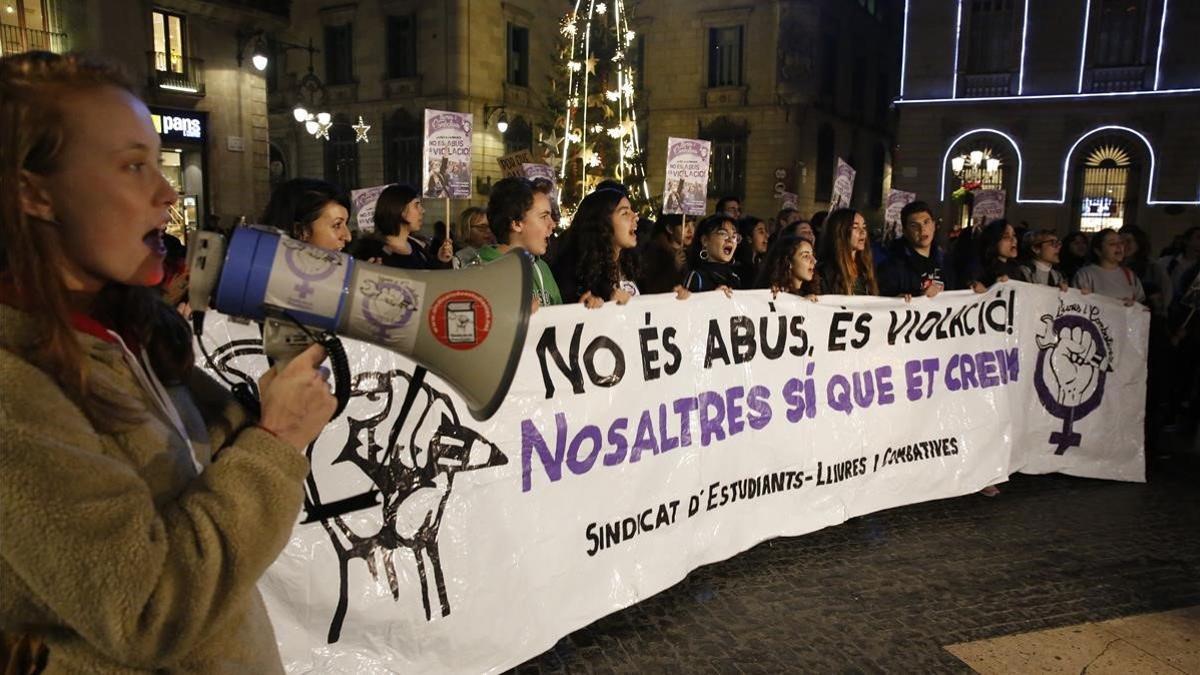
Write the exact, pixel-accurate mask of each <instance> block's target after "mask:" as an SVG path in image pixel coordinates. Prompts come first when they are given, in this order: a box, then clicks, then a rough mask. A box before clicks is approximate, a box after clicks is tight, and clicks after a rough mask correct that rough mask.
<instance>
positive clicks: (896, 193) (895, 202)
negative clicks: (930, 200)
mask: <svg viewBox="0 0 1200 675" xmlns="http://www.w3.org/2000/svg"><path fill="white" fill-rule="evenodd" d="M915 201H917V193H915V192H905V191H904V190H896V189H892V190H888V195H887V207H886V208H885V210H884V212H883V223H884V229H883V232H884V236H885V238H886V239H897V238H899V237H900V235H901V234H902V232H903V230H904V223H902V222H900V212H901V211H903V210H904V207H905V206H908V205H909V204H911V203H912V202H915Z"/></svg>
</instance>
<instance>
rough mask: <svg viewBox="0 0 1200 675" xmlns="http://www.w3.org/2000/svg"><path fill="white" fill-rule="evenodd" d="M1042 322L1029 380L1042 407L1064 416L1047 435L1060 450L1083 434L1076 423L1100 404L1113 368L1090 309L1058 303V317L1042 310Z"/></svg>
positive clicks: (1109, 347)
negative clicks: (1086, 313)
mask: <svg viewBox="0 0 1200 675" xmlns="http://www.w3.org/2000/svg"><path fill="white" fill-rule="evenodd" d="M1042 325H1043V327H1042V332H1041V333H1039V334H1038V335H1037V346H1038V359H1037V366H1036V370H1035V372H1034V376H1033V385H1034V389H1036V390H1037V394H1038V400H1039V401H1041V404H1042V407H1044V408H1045V409H1046V411H1047V412H1049V413H1050V414H1051V415H1053V416H1055V417H1057V418H1058V419H1060V420H1062V422H1063V427H1062V430H1061V431H1055V432H1052V433H1051V434H1050V439H1049V440H1050V443H1052V444H1054V445H1055V449H1054V454H1056V455H1061V454H1064V453H1065V452H1066V451H1067V450H1068V449H1070V448H1073V447H1079V444H1080V442H1082V440H1083V437H1082V436H1081V435H1080V434H1079V432H1077V431H1075V429H1074V425H1075V423H1076V422H1078V421H1080V420H1082V419H1083V418H1084V417H1087V416H1088V414H1090V413H1091V412H1092V411H1093V410H1095V409H1096V408H1098V407H1100V401H1101V400H1102V399H1103V398H1104V384H1105V379H1106V377H1107V375H1108V373H1109V372H1111V371H1112V342H1111V340H1110V338H1109V337H1108V334H1107V331H1106V330H1105V328H1104V326H1103V324H1101V323H1099V317H1098V316H1096V313H1095V312H1093V313H1092V316H1091V318H1089V317H1087V316H1083V315H1081V314H1075V313H1067V312H1064V311H1063V310H1062V309H1060V310H1059V315H1058V316H1057V317H1054V316H1051V315H1049V314H1046V315H1043V316H1042Z"/></svg>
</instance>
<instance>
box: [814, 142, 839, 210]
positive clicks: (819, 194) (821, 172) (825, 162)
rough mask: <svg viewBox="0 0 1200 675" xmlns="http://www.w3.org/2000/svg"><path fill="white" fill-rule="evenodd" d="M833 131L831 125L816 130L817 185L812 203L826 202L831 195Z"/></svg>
mask: <svg viewBox="0 0 1200 675" xmlns="http://www.w3.org/2000/svg"><path fill="white" fill-rule="evenodd" d="M834 140H835V137H834V131H833V125H832V124H828V123H826V124H822V125H821V128H820V129H818V130H817V184H816V187H815V190H816V191H815V193H814V194H813V201H815V202H818V203H824V202H828V201H829V198H830V197H831V196H832V195H833V164H834V161H835V160H836V158H835V157H834V153H835V152H836V150H834Z"/></svg>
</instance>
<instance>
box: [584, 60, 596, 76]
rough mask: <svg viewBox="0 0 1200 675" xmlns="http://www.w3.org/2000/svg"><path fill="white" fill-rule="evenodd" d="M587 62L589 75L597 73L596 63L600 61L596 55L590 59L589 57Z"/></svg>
mask: <svg viewBox="0 0 1200 675" xmlns="http://www.w3.org/2000/svg"><path fill="white" fill-rule="evenodd" d="M586 63H587V72H588V75H595V74H596V63H598V61H597V60H596V57H594V56H593V57H591V58H590V59H588V60H587V61H586Z"/></svg>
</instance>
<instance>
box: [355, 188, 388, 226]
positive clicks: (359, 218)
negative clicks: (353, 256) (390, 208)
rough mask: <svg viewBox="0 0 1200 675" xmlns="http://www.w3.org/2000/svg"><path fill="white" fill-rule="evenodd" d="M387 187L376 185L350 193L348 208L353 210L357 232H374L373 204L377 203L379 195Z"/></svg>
mask: <svg viewBox="0 0 1200 675" xmlns="http://www.w3.org/2000/svg"><path fill="white" fill-rule="evenodd" d="M387 187H388V186H387V185H376V186H375V187H369V188H363V189H361V190H351V191H350V206H351V207H352V208H353V209H354V218H355V222H356V223H358V231H359V232H374V231H375V203H376V202H378V201H379V194H380V193H381V192H383V191H384V190H385V189H387Z"/></svg>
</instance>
